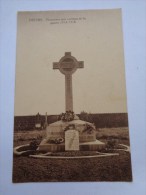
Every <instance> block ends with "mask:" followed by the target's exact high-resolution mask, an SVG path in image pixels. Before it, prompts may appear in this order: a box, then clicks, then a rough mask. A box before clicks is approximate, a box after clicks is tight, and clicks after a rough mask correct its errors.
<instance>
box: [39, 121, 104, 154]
mask: <svg viewBox="0 0 146 195" xmlns="http://www.w3.org/2000/svg"><path fill="white" fill-rule="evenodd" d="M104 147H105V144H104V143H103V142H100V141H99V140H97V139H96V128H95V126H94V125H93V124H92V123H89V122H87V121H82V120H79V119H78V118H77V119H74V120H72V121H69V122H64V121H62V120H60V121H57V122H55V123H52V124H50V125H49V126H47V128H46V138H45V139H43V140H42V142H41V143H40V145H39V147H38V151H42V152H43V151H44V152H60V151H61V152H62V151H98V150H100V149H102V148H104Z"/></svg>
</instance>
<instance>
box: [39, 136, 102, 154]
mask: <svg viewBox="0 0 146 195" xmlns="http://www.w3.org/2000/svg"><path fill="white" fill-rule="evenodd" d="M103 148H105V143H103V142H101V141H99V140H96V141H93V142H83V143H79V150H80V151H98V150H100V149H103ZM37 150H38V151H41V152H63V151H65V143H61V144H48V143H47V139H44V140H43V141H42V142H41V143H40V145H39V147H38V149H37Z"/></svg>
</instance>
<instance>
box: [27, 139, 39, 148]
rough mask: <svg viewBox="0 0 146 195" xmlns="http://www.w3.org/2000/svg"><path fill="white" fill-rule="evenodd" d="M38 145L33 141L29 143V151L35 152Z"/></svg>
mask: <svg viewBox="0 0 146 195" xmlns="http://www.w3.org/2000/svg"><path fill="white" fill-rule="evenodd" d="M38 145H39V143H38V142H37V141H36V140H35V141H31V142H30V144H29V146H30V149H31V150H36V149H37V147H38Z"/></svg>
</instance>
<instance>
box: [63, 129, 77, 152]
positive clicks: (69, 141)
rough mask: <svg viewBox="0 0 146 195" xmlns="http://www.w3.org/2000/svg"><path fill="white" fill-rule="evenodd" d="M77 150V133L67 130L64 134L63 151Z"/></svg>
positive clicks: (73, 130)
mask: <svg viewBox="0 0 146 195" xmlns="http://www.w3.org/2000/svg"><path fill="white" fill-rule="evenodd" d="M76 150H79V132H78V131H77V130H75V129H69V130H67V131H66V132H65V151H76Z"/></svg>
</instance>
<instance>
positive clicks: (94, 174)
mask: <svg viewBox="0 0 146 195" xmlns="http://www.w3.org/2000/svg"><path fill="white" fill-rule="evenodd" d="M43 137H45V131H44V130H41V131H40V130H37V131H36V130H33V131H23V132H17V133H15V135H14V145H15V146H18V145H21V144H26V143H29V142H30V141H32V140H37V141H41V140H42V138H43ZM97 138H98V139H99V140H102V141H104V142H106V141H107V140H108V139H109V138H110V139H116V140H118V142H119V143H124V144H127V145H129V133H128V128H110V129H109V128H104V129H98V130H97ZM131 172H132V171H131V157H130V154H129V153H126V152H123V151H121V152H120V155H119V156H111V157H101V158H94V159H33V158H29V157H14V163H13V182H14V183H19V182H54V181H57V182H59V181H131V180H132V173H131Z"/></svg>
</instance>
